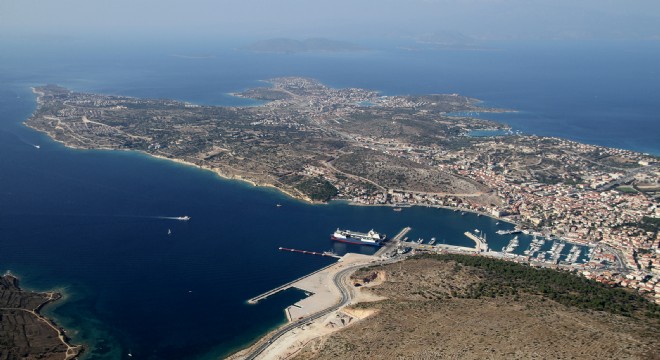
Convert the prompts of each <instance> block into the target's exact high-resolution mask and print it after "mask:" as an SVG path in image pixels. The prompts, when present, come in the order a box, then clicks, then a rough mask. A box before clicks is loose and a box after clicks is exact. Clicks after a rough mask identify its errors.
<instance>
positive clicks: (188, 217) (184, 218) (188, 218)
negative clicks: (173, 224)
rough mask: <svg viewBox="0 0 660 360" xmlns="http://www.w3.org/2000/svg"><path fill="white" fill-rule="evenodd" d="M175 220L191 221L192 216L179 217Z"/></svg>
mask: <svg viewBox="0 0 660 360" xmlns="http://www.w3.org/2000/svg"><path fill="white" fill-rule="evenodd" d="M174 219H176V220H180V221H188V220H190V216H187V215H186V216H178V217H175V218H174Z"/></svg>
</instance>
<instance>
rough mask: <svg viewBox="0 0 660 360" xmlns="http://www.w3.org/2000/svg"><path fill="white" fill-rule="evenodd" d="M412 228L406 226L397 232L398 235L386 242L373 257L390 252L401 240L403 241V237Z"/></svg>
mask: <svg viewBox="0 0 660 360" xmlns="http://www.w3.org/2000/svg"><path fill="white" fill-rule="evenodd" d="M411 229H412V228H411V227H410V226H406V227H404V228H403V229H401V231H399V233H398V234H396V235H395V236H394V237H393V238H391V239H389V240H387V241H386V242H385V245H383V246H382V247H381V248H380V249H378V251H376V253H375V254H374V256H382V255H383V254H385V253H387V252H388V251H390V250H393V249H396V247H397V246H398V245H399V242H400V241H401V239H403V237H404V236H406V234H407V233H408V232H409V231H410V230H411Z"/></svg>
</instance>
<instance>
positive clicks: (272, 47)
mask: <svg viewBox="0 0 660 360" xmlns="http://www.w3.org/2000/svg"><path fill="white" fill-rule="evenodd" d="M242 50H246V51H252V52H258V53H281V54H295V53H307V52H328V53H342V52H359V51H367V50H368V49H367V48H365V47H362V46H359V45H355V44H352V43H349V42H345V41H337V40H330V39H325V38H310V39H305V40H295V39H288V38H277V39H268V40H261V41H257V42H254V43H252V44H250V45H247V46H245V47H243V48H242Z"/></svg>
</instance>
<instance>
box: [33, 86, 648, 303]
mask: <svg viewBox="0 0 660 360" xmlns="http://www.w3.org/2000/svg"><path fill="white" fill-rule="evenodd" d="M268 82H269V83H270V85H271V86H268V87H261V88H255V89H249V90H246V91H243V92H241V93H237V94H235V95H236V96H240V97H246V98H252V99H258V100H262V101H264V102H265V103H264V104H263V105H261V106H253V107H219V106H201V105H196V104H191V103H186V102H182V101H175V100H162V99H161V100H156V99H138V98H133V97H126V96H115V95H101V94H90V93H79V92H74V91H70V90H68V89H64V88H61V87H58V86H54V85H48V86H42V87H37V88H35V89H34V91H35V93H36V94H37V104H38V106H37V109H36V111H35V113H34V114H33V115H32V116H31V117H30V118H29V119H28V120H27V121H26V124H27V125H28V126H30V127H32V128H34V129H37V130H39V131H43V132H45V133H47V134H49V136H50V137H52V138H53V139H55V140H57V141H59V142H62V143H64V144H65V145H67V146H70V147H74V148H83V149H119V150H135V151H142V152H145V153H147V154H150V155H152V156H157V157H162V158H167V159H171V160H174V161H179V162H184V163H188V164H193V165H196V166H199V167H201V168H205V169H209V170H211V171H214V172H216V173H218V174H219V175H221V176H224V177H228V178H234V179H242V180H246V181H249V182H251V183H253V184H255V185H263V186H273V187H276V188H278V189H280V190H281V191H283V192H285V193H287V194H289V195H291V196H294V197H296V198H299V199H303V200H306V201H313V202H325V201H328V200H331V199H345V200H349V201H351V202H352V203H354V204H364V205H391V206H405V205H425V206H442V207H449V208H454V209H460V210H461V211H474V212H478V213H480V214H486V215H489V216H493V217H496V218H498V219H503V220H506V221H510V222H513V223H515V224H516V225H517V226H518V227H519V228H520V229H521V230H525V231H529V232H533V233H535V234H539V235H544V236H554V237H559V238H562V239H565V240H567V241H571V242H575V243H582V244H588V245H590V246H591V247H593V248H594V249H593V253H594V255H593V256H591V257H590V261H589V262H588V263H583V264H579V265H574V266H573V267H572V269H573V270H575V271H578V272H580V273H581V274H583V275H584V276H586V277H589V278H592V279H596V280H598V281H601V282H607V283H611V284H619V285H621V286H626V287H631V288H633V289H636V290H637V291H639V292H640V293H641V294H643V295H644V296H646V297H647V298H649V299H651V300H655V301H659V302H660V263H659V259H658V251H659V250H658V247H659V245H660V235H659V232H658V227H659V224H660V221H659V220H658V216H659V215H660V208H659V207H658V202H659V200H658V194H659V191H660V185H659V184H658V179H659V178H660V170H659V162H658V158H656V157H654V156H650V155H648V154H641V153H636V152H632V151H627V150H621V149H612V148H605V147H601V146H595V145H588V144H581V143H577V142H574V141H569V140H565V139H560V138H553V137H539V136H529V135H523V134H515V133H511V132H510V129H509V127H508V126H507V125H505V124H501V123H497V122H494V121H490V120H484V119H478V118H473V117H470V116H466V115H469V113H470V112H476V111H478V112H484V111H493V112H494V111H505V110H501V109H487V108H483V107H480V106H479V103H478V100H476V99H473V98H469V97H466V96H462V95H459V94H432V95H400V96H383V95H381V94H379V93H378V92H377V91H373V90H367V89H360V88H345V89H334V88H331V87H328V86H325V85H324V84H322V83H320V82H319V81H317V80H314V79H309V78H300V77H284V78H276V79H270V80H268ZM475 130H498V131H497V132H495V133H498V134H499V133H502V132H507V131H508V132H509V134H508V135H504V136H485V137H482V136H479V137H478V136H471V133H472V132H473V131H475ZM517 260H520V261H525V262H529V263H533V262H535V263H538V262H541V263H544V264H546V265H548V266H558V265H560V264H557V263H556V262H555V261H554V260H549V259H544V258H540V257H535V256H532V255H529V256H525V257H520V258H517Z"/></svg>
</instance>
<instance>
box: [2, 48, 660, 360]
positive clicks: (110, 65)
mask: <svg viewBox="0 0 660 360" xmlns="http://www.w3.org/2000/svg"><path fill="white" fill-rule="evenodd" d="M11 46H13V47H14V48H13V49H14V51H13V52H12V51H10V52H3V53H2V54H0V271H4V270H5V269H10V270H12V272H14V273H16V274H18V275H20V276H21V278H22V280H23V284H24V285H25V286H26V287H28V288H34V289H50V288H54V287H57V288H61V289H62V290H63V291H64V292H65V293H66V294H67V301H65V302H61V303H60V304H58V306H56V307H53V308H51V309H49V310H48V313H49V314H51V315H53V316H54V317H56V318H57V319H58V321H59V322H60V323H61V324H62V325H64V326H65V327H67V328H69V329H70V331H71V332H70V334H71V335H72V337H73V338H74V341H80V342H85V343H87V344H88V345H89V346H90V351H89V352H88V354H87V358H93V359H117V358H128V357H127V354H128V352H131V353H132V354H133V355H134V356H135V357H139V358H148V359H149V358H151V359H168V358H169V359H185V358H190V359H197V358H212V357H214V356H216V355H221V354H225V353H227V352H228V351H231V350H232V349H234V348H236V347H237V346H242V345H245V344H246V343H248V342H250V341H252V340H254V339H255V338H256V337H257V336H258V335H259V334H262V333H263V332H265V331H267V330H268V329H270V328H272V327H274V326H277V325H278V324H279V323H281V322H283V321H284V320H285V319H284V313H283V312H282V309H283V308H284V307H285V306H286V305H288V304H290V303H292V302H294V301H296V299H299V298H300V297H301V296H302V295H301V294H300V293H298V292H286V293H282V294H280V295H278V296H276V297H273V298H270V299H268V300H267V301H265V302H263V303H260V304H259V305H256V306H250V305H247V304H246V303H245V300H246V299H248V298H249V297H251V296H254V295H256V294H258V293H260V292H263V291H265V290H267V289H269V288H271V287H274V286H277V285H279V284H282V283H285V282H287V281H290V280H292V279H294V278H296V277H298V276H301V275H303V274H305V273H308V272H310V271H312V270H315V269H318V268H320V267H322V266H325V265H327V264H329V263H330V260H327V259H324V258H319V257H314V256H305V255H300V254H291V253H282V252H279V251H277V247H279V246H284V247H292V248H301V249H307V250H315V251H325V250H329V249H333V250H334V251H337V252H339V253H343V252H346V251H355V252H363V253H370V252H372V251H373V248H369V247H359V246H352V245H345V244H338V243H333V242H331V241H330V240H329V234H330V233H331V232H332V231H333V230H334V229H335V228H337V227H342V228H350V229H355V230H363V231H366V230H369V229H370V228H374V229H376V230H378V231H381V232H385V233H388V234H394V233H396V232H398V231H399V230H400V229H401V228H403V227H404V226H412V227H413V230H412V232H411V233H410V234H409V235H408V236H409V237H410V238H415V239H416V238H418V237H423V238H425V239H427V240H428V239H430V238H431V237H436V238H437V239H438V242H446V243H449V244H455V245H470V244H471V242H470V240H468V239H467V238H465V237H464V236H463V232H464V231H467V230H473V229H475V228H477V229H481V230H483V231H485V232H487V233H488V234H489V239H490V240H491V242H492V247H493V248H495V249H499V248H501V247H502V246H504V245H506V243H507V242H508V240H509V238H507V237H498V236H497V235H494V232H495V231H496V230H497V229H499V228H504V227H506V226H507V225H504V224H500V225H499V226H498V225H495V221H494V220H492V219H489V218H486V217H477V216H475V215H471V214H467V215H465V216H461V215H460V213H454V212H451V211H447V210H441V209H430V208H418V207H414V208H406V209H404V210H403V211H402V212H400V213H397V212H393V211H392V210H391V209H389V208H383V207H358V206H349V205H346V204H344V203H341V202H334V203H331V204H329V205H308V204H304V203H301V202H298V201H295V200H292V199H289V198H286V197H285V196H283V195H281V194H280V193H278V192H277V191H275V190H272V189H261V188H254V187H252V186H250V185H247V184H245V183H240V182H234V181H227V180H221V179H219V178H218V177H216V176H215V175H214V174H212V173H210V172H206V171H201V170H198V169H196V168H192V167H188V166H182V165H179V164H175V163H171V162H168V161H164V160H158V159H153V158H150V157H148V156H145V155H142V154H136V153H130V152H110V151H79V150H70V149H66V148H65V147H63V146H62V145H59V144H56V143H53V142H52V141H50V140H49V139H47V138H46V137H45V136H44V135H42V134H39V133H36V132H34V131H32V130H30V129H28V128H25V127H24V126H22V125H21V124H20V123H21V121H22V120H24V119H25V118H27V117H28V116H29V114H30V113H31V112H32V111H33V109H34V106H35V104H34V98H33V96H32V94H31V93H30V90H29V86H32V85H39V84H44V83H58V84H62V85H65V86H69V87H71V88H73V89H75V90H80V91H96V92H103V93H111V94H123V95H131V96H141V97H162V98H176V99H181V100H186V101H191V102H197V103H205V104H224V105H247V104H250V103H249V102H245V101H244V100H242V99H236V98H232V97H231V96H229V95H227V93H228V92H231V91H237V90H241V89H244V88H247V87H251V86H256V85H260V83H259V81H258V80H260V79H266V78H269V77H273V76H283V75H303V76H312V77H316V78H319V79H321V80H322V81H325V82H327V83H329V84H331V85H335V86H361V87H367V88H372V89H378V90H382V91H383V92H384V93H388V94H401V93H403V94H405V93H432V92H461V93H463V94H465V95H470V96H475V97H479V98H482V99H484V100H487V101H489V102H491V103H493V104H497V105H498V106H503V107H510V108H517V109H520V110H523V111H521V113H520V114H501V115H499V114H498V115H495V116H498V117H500V116H501V117H502V120H505V121H507V122H510V123H511V124H512V126H514V128H518V129H521V130H523V131H526V132H536V133H543V134H550V135H565V136H566V137H571V138H575V139H578V140H580V139H581V140H583V141H589V142H594V143H600V144H603V145H611V146H623V147H628V148H632V149H638V150H645V151H650V152H654V153H658V149H657V146H658V144H660V141H655V140H657V137H658V134H660V131H657V130H658V126H660V125H658V124H659V123H660V121H657V115H656V114H657V113H658V112H657V110H658V103H657V102H655V101H653V100H654V99H657V95H658V92H657V84H658V81H657V73H655V72H654V71H655V70H654V68H653V67H652V66H651V65H650V64H651V63H652V61H653V60H654V59H657V55H658V51H657V50H658V49H657V45H655V44H654V45H645V44H636V45H635V44H628V45H625V44H624V45H621V44H619V45H617V44H614V45H608V46H610V47H609V48H608V47H607V46H605V45H603V44H600V45H599V44H587V45H585V46H582V47H577V46H575V45H574V44H563V45H561V44H554V45H552V44H551V45H548V46H554V48H552V50H553V51H546V52H545V53H542V55H543V56H541V55H540V54H539V52H541V51H542V49H540V48H535V47H533V46H532V47H528V46H523V45H520V44H518V45H511V44H508V45H507V46H508V47H507V48H506V49H505V51H498V52H493V53H475V52H449V53H444V52H434V53H422V54H411V53H406V52H376V53H371V54H363V55H346V56H316V55H300V56H286V55H281V56H280V55H273V56H267V57H263V56H255V55H250V54H242V53H236V52H232V51H231V50H226V49H213V51H216V52H217V56H216V57H214V58H208V59H182V58H179V57H172V56H169V54H171V53H172V51H171V49H164V48H159V47H145V48H142V49H140V50H135V49H127V48H121V47H118V48H105V49H104V48H94V47H92V48H91V49H90V48H85V49H82V48H80V47H77V46H75V45H70V46H68V47H67V46H58V47H57V48H48V47H47V46H40V47H29V46H25V45H16V44H14V45H11V44H10V48H11ZM617 46H619V47H621V46H624V47H625V46H627V48H626V49H628V52H627V53H628V54H629V56H628V57H624V56H621V55H620V52H621V51H620V50H621V49H620V48H617ZM181 50H183V51H185V50H186V49H181ZM207 52H208V51H207ZM631 53H632V54H633V55H634V56H630V54H631ZM603 54H605V55H607V56H603ZM596 57H598V59H600V60H598V61H597V62H596V65H595V66H587V65H590V64H591V62H593V61H595V60H594V59H595V58H596ZM539 58H543V59H545V60H544V61H543V62H540V63H539ZM546 58H547V59H546ZM567 59H568V60H571V59H572V62H570V61H568V60H567ZM486 60H488V61H486ZM656 63H657V62H656ZM615 65H616V68H617V69H619V70H620V71H619V72H614V73H612V69H614V68H615ZM632 65H636V66H634V67H633V66H632ZM539 67H541V68H542V69H544V71H543V72H539ZM586 70H588V71H586ZM585 72H586V74H584V73H585ZM604 73H607V74H608V76H607V77H606V79H609V81H605V80H602V79H601V77H603V74H604ZM610 73H612V74H610ZM580 74H582V75H580ZM571 79H573V80H574V82H575V83H576V84H575V85H574V86H567V85H566V81H568V80H571ZM635 92H636V93H637V95H636V96H632V95H631V96H628V95H627V94H628V93H632V94H634V93H635ZM594 96H598V97H594ZM599 99H600V100H599ZM614 100H616V101H614ZM489 105H490V103H489ZM621 119H625V120H626V122H622V121H621ZM602 124H608V126H602ZM621 124H625V126H626V129H627V130H630V131H626V132H625V133H624V132H622V131H621V130H620V128H617V126H620V125H621ZM585 129H587V130H585ZM589 129H590V130H589ZM617 129H618V130H617ZM622 134H625V135H622ZM36 144H38V145H40V146H41V148H40V149H36V148H35V147H34V145H36ZM278 203H279V204H282V205H283V206H282V207H276V206H275V205H276V204H278ZM181 215H189V216H191V217H192V219H191V220H190V221H189V222H180V221H173V220H168V219H163V218H161V217H166V216H181ZM168 229H170V230H171V231H172V234H171V235H169V236H168V235H167V231H168ZM526 242H527V243H528V242H529V239H527V238H525V237H523V238H521V246H520V248H519V249H520V250H519V252H522V250H524V247H525V246H526V245H525V244H526ZM548 247H549V245H548Z"/></svg>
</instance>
